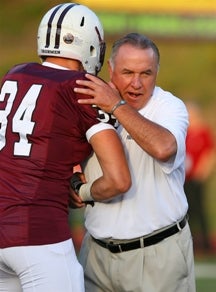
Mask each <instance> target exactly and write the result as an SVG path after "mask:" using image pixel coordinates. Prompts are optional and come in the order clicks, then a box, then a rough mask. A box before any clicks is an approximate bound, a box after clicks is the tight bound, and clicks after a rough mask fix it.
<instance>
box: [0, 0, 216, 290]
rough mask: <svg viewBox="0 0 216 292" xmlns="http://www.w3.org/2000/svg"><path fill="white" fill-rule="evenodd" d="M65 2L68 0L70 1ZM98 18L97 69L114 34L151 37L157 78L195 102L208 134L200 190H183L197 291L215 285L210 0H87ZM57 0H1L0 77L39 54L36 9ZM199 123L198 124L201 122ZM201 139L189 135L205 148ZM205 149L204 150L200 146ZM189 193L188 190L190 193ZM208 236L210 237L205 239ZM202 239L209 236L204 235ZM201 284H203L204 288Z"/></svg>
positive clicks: (215, 77)
mask: <svg viewBox="0 0 216 292" xmlns="http://www.w3.org/2000/svg"><path fill="white" fill-rule="evenodd" d="M66 2H67V1H66ZM68 2H69V1H68ZM76 2H77V3H80V4H84V5H87V6H89V8H91V9H93V10H94V11H95V12H96V13H97V15H98V16H99V18H100V20H101V22H102V23H103V25H104V30H105V40H106V42H107V52H106V58H105V64H104V67H103V69H102V71H101V73H100V77H102V78H104V79H105V80H108V74H107V66H106V60H107V58H108V56H109V53H110V49H111V45H112V43H113V41H114V40H115V39H117V38H118V37H119V36H121V35H123V34H126V33H128V32H141V33H143V34H145V35H147V36H148V37H150V38H152V39H153V40H154V42H155V43H156V44H157V45H158V47H159V49H160V53H161V65H160V72H159V76H158V85H159V86H161V87H162V88H163V89H165V90H168V91H171V92H172V93H173V94H175V95H176V96H178V97H180V98H181V99H182V100H183V101H185V102H186V104H191V103H193V104H195V105H196V107H197V108H199V115H200V118H199V121H201V122H199V124H198V125H199V126H200V127H203V128H206V129H207V128H208V131H209V133H210V134H209V135H210V136H211V137H210V138H209V139H210V140H211V141H212V143H211V144H212V147H211V150H212V149H213V150H212V151H213V153H210V152H208V155H209V156H208V157H207V159H206V162H205V163H204V162H203V161H202V164H201V166H200V170H199V172H200V175H199V179H200V184H198V191H199V190H200V189H201V188H202V190H203V193H202V194H201V195H200V196H199V197H195V196H196V194H195V193H194V194H193V193H192V192H191V193H190V194H189V191H188V194H187V196H188V199H189V202H191V203H190V204H191V206H190V212H189V214H190V218H191V228H192V233H193V238H194V249H195V260H196V277H197V291H198V292H200V291H208V292H211V291H214V292H215V291H216V204H215V200H216V171H215V169H216V168H215V164H214V163H213V162H214V154H215V153H216V151H215V148H214V143H215V137H216V0H176V1H171V0H163V1H161V0H151V1H143V0H133V1H124V0H118V1H112V0H109V1H107V0H86V1H84V0H83V1H76ZM60 3H61V1H51V0H41V1H40V0H17V1H13V0H1V9H0V79H1V77H2V76H3V75H4V74H5V73H6V72H7V71H8V70H9V69H10V67H11V66H13V65H14V64H18V63H22V62H32V61H33V62H38V61H39V59H38V57H37V52H36V40H37V28H38V24H39V22H40V20H41V17H42V15H43V14H44V13H45V12H46V11H47V10H48V9H50V8H51V7H53V6H54V5H57V4H60ZM191 117H192V115H191ZM203 124H204V126H203ZM205 142H206V141H204V140H199V139H198V140H197V142H195V140H194V143H195V144H196V145H198V146H200V149H204V148H205V147H207V146H205V144H204V143H205ZM206 156H207V154H206ZM189 196H190V197H189ZM82 216H83V212H82V211H77V210H75V211H74V210H71V214H70V219H69V220H70V224H71V232H72V237H73V238H74V242H75V245H76V247H77V251H79V246H80V241H81V239H82V236H83V224H82V222H83V219H82V218H83V217H82ZM207 241H208V242H207ZM206 242H207V243H206ZM204 289H205V290H204Z"/></svg>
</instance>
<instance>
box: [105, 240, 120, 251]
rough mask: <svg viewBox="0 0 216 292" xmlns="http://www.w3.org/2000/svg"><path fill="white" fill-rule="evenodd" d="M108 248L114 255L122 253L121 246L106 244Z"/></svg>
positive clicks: (111, 243)
mask: <svg viewBox="0 0 216 292" xmlns="http://www.w3.org/2000/svg"><path fill="white" fill-rule="evenodd" d="M106 248H107V249H108V250H109V251H111V252H112V253H118V252H122V248H121V244H114V243H113V242H109V243H106Z"/></svg>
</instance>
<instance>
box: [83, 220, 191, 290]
mask: <svg viewBox="0 0 216 292" xmlns="http://www.w3.org/2000/svg"><path fill="white" fill-rule="evenodd" d="M79 260H80V263H81V264H82V266H83V268H84V275H85V289H86V292H102V291H103V292H195V291H196V289H195V275H194V256H193V242H192V238H191V232H190V228H189V225H188V224H186V226H185V227H184V228H183V229H182V230H181V231H179V232H178V233H177V234H174V235H172V236H170V237H168V238H166V239H164V240H163V241H161V242H159V243H157V244H155V245H151V246H148V247H144V248H139V249H135V250H131V251H126V252H122V253H111V252H110V251H109V250H108V249H106V248H104V247H101V246H99V245H98V244H97V243H96V242H95V241H94V240H93V239H92V237H91V236H90V235H89V234H88V233H87V234H86V235H85V238H84V240H83V244H82V247H81V250H80V255H79Z"/></svg>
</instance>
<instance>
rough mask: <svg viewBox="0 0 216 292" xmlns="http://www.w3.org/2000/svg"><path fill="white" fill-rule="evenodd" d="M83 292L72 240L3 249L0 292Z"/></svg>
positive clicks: (0, 262) (1, 251)
mask: <svg viewBox="0 0 216 292" xmlns="http://www.w3.org/2000/svg"><path fill="white" fill-rule="evenodd" d="M63 291H64V292H84V279H83V269H82V267H81V265H80V264H79V262H78V260H77V257H76V253H75V250H74V246H73V243H72V240H71V239H69V240H66V241H63V242H60V243H55V244H48V245H38V246H20V247H10V248H2V249H0V292H63Z"/></svg>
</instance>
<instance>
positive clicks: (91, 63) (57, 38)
mask: <svg viewBox="0 0 216 292" xmlns="http://www.w3.org/2000/svg"><path fill="white" fill-rule="evenodd" d="M105 48H106V46H105V42H104V31H103V27H102V25H101V23H100V21H99V19H98V17H97V16H96V15H95V13H94V12H93V11H91V10H90V9H89V8H87V7H86V6H83V5H79V4H76V3H65V4H60V5H57V6H55V7H53V8H52V9H50V10H49V11H48V12H47V13H46V14H45V15H44V17H43V18H42V20H41V23H40V25H39V28H38V55H39V56H40V57H43V56H56V57H63V58H70V59H76V60H79V61H80V62H81V63H82V65H83V67H84V69H85V70H86V71H87V72H88V73H91V74H97V73H98V72H99V71H100V69H101V66H102V65H103V61H104V55H105Z"/></svg>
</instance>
